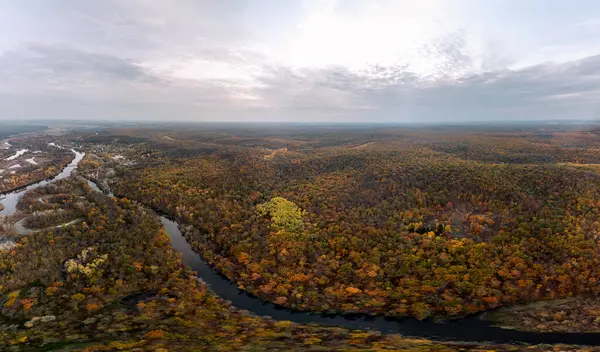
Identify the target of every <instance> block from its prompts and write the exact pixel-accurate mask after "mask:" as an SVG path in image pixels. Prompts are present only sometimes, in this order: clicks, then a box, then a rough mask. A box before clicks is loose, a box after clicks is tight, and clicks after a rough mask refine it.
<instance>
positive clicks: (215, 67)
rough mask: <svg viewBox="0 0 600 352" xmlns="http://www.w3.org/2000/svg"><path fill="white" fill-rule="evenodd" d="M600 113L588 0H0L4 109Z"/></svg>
mask: <svg viewBox="0 0 600 352" xmlns="http://www.w3.org/2000/svg"><path fill="white" fill-rule="evenodd" d="M599 117H600V1H597V0H577V1H573V0H565V1H563V0H419V1H416V0H406V1H405V0H381V1H377V0H320V1H319V0H285V1H282V0H255V1H253V0H247V1H242V0H239V1H235V0H231V1H229V0H214V1H208V0H149V1H142V0H87V1H76V0H53V1H47V0H3V1H2V4H1V6H0V118H18V119H21V118H74V119H79V118H81V119H83V118H87V119H105V120H117V119H118V120H123V119H137V120H139V119H142V120H164V119H168V120H195V121H307V122H310V121H331V122H344V121H352V122H372V121H381V122H404V121H461V120H471V121H473V120H482V121H498V120H519V119H521V120H525V119H527V120H529V119H557V118H573V119H596V118H599Z"/></svg>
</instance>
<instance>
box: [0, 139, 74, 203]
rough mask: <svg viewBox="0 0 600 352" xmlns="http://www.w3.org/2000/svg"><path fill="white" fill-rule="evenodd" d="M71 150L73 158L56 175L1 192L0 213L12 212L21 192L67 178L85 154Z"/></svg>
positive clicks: (21, 194) (21, 195)
mask: <svg viewBox="0 0 600 352" xmlns="http://www.w3.org/2000/svg"><path fill="white" fill-rule="evenodd" d="M72 151H73V153H75V159H73V160H72V161H71V162H70V163H69V165H67V166H65V168H64V169H62V171H61V172H60V173H59V174H58V175H56V176H54V177H52V178H50V179H47V180H43V181H40V182H36V183H32V184H30V185H28V186H26V187H23V188H20V189H17V190H15V191H12V192H8V193H5V194H2V197H0V203H2V205H4V210H2V211H0V215H10V214H12V213H14V212H15V210H16V209H17V203H18V202H19V199H21V197H23V194H25V192H27V191H31V190H32V189H35V188H38V187H40V186H44V185H47V184H48V183H51V182H54V181H58V180H62V179H63V178H67V177H69V176H71V173H72V172H73V170H75V169H76V168H77V165H78V164H79V162H80V161H81V159H83V157H84V156H85V153H80V152H78V151H75V150H72ZM0 194H1V193H0Z"/></svg>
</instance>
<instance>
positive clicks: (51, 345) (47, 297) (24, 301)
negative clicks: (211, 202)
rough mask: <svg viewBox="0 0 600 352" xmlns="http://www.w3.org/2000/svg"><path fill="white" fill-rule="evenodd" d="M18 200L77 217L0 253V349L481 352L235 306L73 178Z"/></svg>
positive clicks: (150, 228)
mask: <svg viewBox="0 0 600 352" xmlns="http://www.w3.org/2000/svg"><path fill="white" fill-rule="evenodd" d="M67 195H68V196H67ZM39 199H44V200H51V201H48V202H40V201H39ZM19 208H20V209H21V211H23V212H25V214H28V215H30V214H35V213H38V214H40V213H43V212H47V211H53V212H55V211H57V210H62V211H63V212H66V213H70V214H73V215H74V216H79V215H81V214H82V216H83V217H84V221H83V222H81V223H77V224H75V225H73V226H69V227H65V228H60V229H52V230H48V231H41V232H34V233H31V234H30V235H28V236H25V237H22V238H21V239H20V240H18V242H17V245H16V246H15V247H14V248H12V249H10V250H5V251H1V252H0V292H1V294H2V303H1V305H0V348H1V349H2V350H3V351H49V350H60V351H88V352H92V351H232V350H247V351H334V350H340V351H342V350H343V351H365V350H369V351H383V350H405V351H423V350H428V351H461V350H464V349H465V348H468V349H470V350H475V351H488V350H490V348H491V347H492V346H491V345H486V344H473V343H470V344H465V343H460V342H444V343H438V342H434V341H430V340H425V339H410V338H405V337H401V336H398V335H385V334H381V333H378V332H368V331H354V330H346V329H341V328H324V327H319V326H314V325H298V324H294V323H292V322H288V321H274V320H272V319H269V318H262V317H257V316H254V315H251V314H248V313H247V312H245V311H242V310H238V309H235V308H233V307H232V306H231V304H230V303H229V302H226V301H223V300H222V299H220V298H218V297H217V296H215V295H214V294H212V292H211V291H210V290H209V289H208V287H207V286H206V285H205V284H204V283H203V282H202V281H201V280H198V279H197V278H196V276H195V275H194V273H193V272H191V271H190V269H189V268H188V267H186V266H184V265H182V263H181V258H180V255H179V253H178V252H177V251H175V250H174V249H173V248H172V247H171V246H170V240H169V236H168V235H167V234H166V233H165V231H164V230H163V229H162V227H161V226H160V222H159V221H158V218H157V217H156V215H155V214H153V212H152V211H149V210H147V209H146V208H144V207H142V206H140V205H139V204H136V203H135V202H133V201H130V200H128V199H114V198H110V197H107V196H104V195H102V194H101V193H98V192H94V191H93V190H91V189H90V187H89V186H88V184H87V183H86V182H85V180H83V179H81V178H71V179H67V180H61V181H58V182H57V183H55V184H50V185H47V186H45V187H42V188H38V189H35V190H33V191H30V192H28V193H27V194H26V196H25V197H24V198H23V199H22V200H21V202H20V203H19ZM493 348H494V349H496V350H498V351H514V350H515V349H518V347H516V346H511V345H495V346H493ZM545 348H546V346H543V345H540V346H532V349H530V350H531V351H543V350H544V349H545ZM562 348H563V349H564V350H567V351H574V350H575V348H576V347H574V346H562Z"/></svg>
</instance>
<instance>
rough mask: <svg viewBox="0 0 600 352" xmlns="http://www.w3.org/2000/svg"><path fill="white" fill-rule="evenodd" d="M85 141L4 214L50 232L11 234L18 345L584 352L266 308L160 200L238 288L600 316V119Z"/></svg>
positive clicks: (454, 313)
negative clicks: (369, 327) (258, 308)
mask: <svg viewBox="0 0 600 352" xmlns="http://www.w3.org/2000/svg"><path fill="white" fill-rule="evenodd" d="M165 137H168V138H165ZM68 138H70V139H72V140H76V141H77V142H78V143H79V144H80V146H81V148H82V150H84V151H86V156H85V158H84V159H83V161H82V162H81V163H80V164H79V167H78V170H77V172H76V174H75V176H72V177H71V178H68V179H65V180H60V181H57V182H55V183H51V184H49V185H46V186H43V187H40V188H36V189H34V190H32V191H29V192H27V193H26V194H25V196H24V197H23V198H22V199H21V200H20V202H19V204H18V205H17V209H18V213H17V215H15V216H16V217H8V218H7V220H8V221H9V222H8V223H10V221H11V219H22V222H23V225H24V226H25V227H26V228H29V229H32V230H35V231H33V232H31V233H29V234H28V235H26V236H18V237H15V238H14V241H15V242H16V244H15V245H14V246H11V247H9V248H8V249H3V250H0V294H1V297H2V299H1V305H0V341H1V342H0V349H1V350H7V351H29V350H39V351H42V350H61V351H90V352H91V351H171V350H172V351H180V350H181V351H231V350H247V351H334V350H340V351H342V350H343V351H355V350H356V351H383V350H400V351H436V350H437V351H463V350H473V351H489V350H495V351H515V350H521V349H525V348H526V349H527V350H530V351H547V350H549V349H559V350H563V351H571V350H573V351H574V350H581V347H579V346H564V345H560V346H547V345H533V346H524V345H499V344H486V343H473V342H470V343H463V342H460V341H454V342H449V341H434V340H435V339H432V340H429V339H415V338H410V337H407V336H400V335H394V334H385V333H381V332H375V331H364V330H348V329H343V328H331V327H323V326H317V325H301V324H296V323H292V322H289V321H276V320H273V319H271V318H269V317H260V316H256V315H253V314H250V313H249V312H247V311H244V310H240V309H237V308H235V307H234V306H232V304H231V303H230V302H228V301H224V300H222V299H221V298H219V297H218V296H216V295H215V294H214V293H213V292H212V291H211V290H210V288H209V287H208V286H207V285H206V284H205V283H204V282H203V281H202V280H200V279H198V278H197V276H196V274H195V273H194V272H192V271H191V270H190V268H189V267H187V266H186V265H184V264H183V263H182V260H181V254H180V253H179V252H178V251H177V250H175V249H174V248H173V247H172V246H171V244H170V242H171V241H170V238H169V235H168V234H167V233H166V232H165V230H164V229H163V228H162V226H161V223H160V221H159V220H158V216H157V213H163V214H167V215H169V216H170V217H172V218H174V219H176V220H177V222H178V223H179V224H180V229H181V231H182V232H183V234H184V236H185V237H186V240H187V241H188V243H190V245H191V246H192V247H193V249H194V250H195V251H196V252H197V253H199V254H201V256H202V258H204V259H205V260H206V261H207V262H209V263H210V264H211V265H213V266H214V267H215V268H216V269H217V270H218V272H220V273H222V274H223V275H225V276H226V277H227V278H229V279H230V280H232V281H233V282H235V283H236V284H237V286H238V287H239V288H240V289H241V290H245V291H248V292H250V293H253V294H255V295H256V296H258V297H260V298H261V299H263V300H266V301H270V302H273V303H275V304H277V305H279V306H283V307H288V308H294V309H298V310H303V311H311V312H315V313H317V312H323V313H329V314H349V313H361V314H367V315H382V316H387V317H393V318H409V319H412V318H416V319H419V320H423V319H430V320H451V319H458V318H461V317H464V316H467V315H470V314H476V313H482V312H483V313H486V315H485V317H486V318H489V319H492V320H493V321H495V322H497V323H498V324H500V325H502V326H510V327H511V328H514V329H520V330H527V331H559V332H578V331H585V332H598V331H600V303H599V301H598V299H597V297H598V293H599V292H598V290H599V289H598V286H597V284H596V281H597V280H598V277H599V274H600V272H599V270H600V269H598V268H599V267H600V266H599V264H600V254H599V253H598V236H599V231H600V221H598V211H599V207H600V201H599V200H600V198H599V196H600V194H599V193H600V178H599V177H598V174H597V172H598V170H599V169H598V167H599V166H600V140H599V139H598V137H597V132H596V131H594V130H591V131H588V130H586V131H576V130H575V131H574V130H558V129H557V130H554V131H547V130H544V131H539V130H538V129H534V128H531V129H523V130H518V131H515V130H513V129H511V130H500V131H485V130H484V131H473V130H463V129H460V128H452V129H441V130H422V129H396V130H394V129H389V128H385V129H383V130H378V129H376V128H374V129H373V130H356V129H348V130H344V129H342V128H341V127H336V128H331V129H315V130H310V129H307V130H306V131H304V130H302V129H298V130H295V129H291V130H286V129H283V128H281V129H274V130H272V131H263V130H260V129H247V128H244V129H230V130H222V129H219V130H210V129H206V130H204V129H197V130H193V129H189V128H188V129H185V130H178V129H170V130H162V129H119V130H114V131H110V130H109V131H104V132H102V133H101V134H95V133H94V134H89V135H85V134H81V133H80V132H78V133H74V134H73V135H71V136H68ZM117 156H119V157H120V158H118V157H117ZM83 177H86V178H88V179H93V180H94V181H95V182H97V183H98V184H99V185H100V186H101V188H102V189H105V190H107V191H108V190H110V191H111V192H112V193H114V194H115V195H116V198H112V197H109V196H106V195H104V194H102V193H100V192H95V191H93V190H92V189H91V188H90V186H89V185H88V183H87V182H86V180H85V179H84V178H83ZM151 209H153V210H154V211H153V210H151ZM12 221H14V220H12ZM65 223H69V225H68V226H65V227H55V226H57V225H62V224H65ZM200 276H201V275H200ZM487 312H489V313H487ZM585 350H589V351H592V350H597V348H587V349H585Z"/></svg>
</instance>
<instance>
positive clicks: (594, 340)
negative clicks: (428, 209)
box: [2, 151, 600, 346]
mask: <svg viewBox="0 0 600 352" xmlns="http://www.w3.org/2000/svg"><path fill="white" fill-rule="evenodd" d="M73 152H74V153H75V155H76V158H75V159H74V160H73V162H72V163H71V164H69V166H67V167H66V168H65V170H63V171H62V172H61V173H60V174H59V175H58V176H56V177H55V178H53V179H52V180H50V181H41V182H39V183H37V184H33V185H30V186H28V187H27V188H25V189H23V190H21V191H19V192H13V193H11V194H9V195H8V196H10V197H11V198H10V202H9V203H8V204H6V203H5V201H6V200H4V201H2V202H3V203H5V204H4V205H5V206H6V209H5V211H4V212H2V214H6V215H7V214H11V213H12V212H14V211H15V206H16V203H17V202H18V200H19V199H20V197H21V196H22V195H23V193H25V192H26V191H29V190H31V189H34V188H36V187H39V186H43V185H45V184H47V183H48V182H52V181H54V180H57V179H62V178H65V177H68V176H69V175H70V174H71V173H72V171H73V170H74V169H75V168H76V167H77V164H78V163H79V161H80V160H81V159H82V158H83V155H84V153H79V152H76V151H73ZM88 184H89V185H90V186H91V187H92V188H93V189H94V190H96V191H98V192H101V190H100V189H99V188H98V187H97V186H96V184H94V183H93V182H91V181H88ZM7 209H8V210H7ZM160 221H161V223H162V224H163V226H164V228H165V230H166V232H167V233H168V234H169V235H170V236H171V242H172V245H173V247H174V248H175V249H177V250H178V251H180V252H181V253H182V255H183V262H184V263H185V264H187V265H189V266H190V267H191V268H192V269H193V270H194V271H196V272H197V273H198V277H199V278H201V279H202V280H203V281H204V282H205V283H206V284H207V285H208V286H209V287H210V289H211V290H212V291H213V292H214V293H215V294H217V295H218V296H220V297H221V298H223V299H225V300H228V301H231V302H232V304H233V306H234V307H236V308H239V309H245V310H248V311H249V312H251V313H254V314H256V315H260V316H269V317H271V318H273V319H275V320H289V321H292V322H295V323H300V324H319V325H325V326H338V327H344V328H349V329H366V330H376V331H381V332H383V333H399V334H402V335H405V336H414V337H424V338H428V339H436V340H453V341H466V342H484V341H489V342H496V343H527V344H559V343H562V344H574V345H590V346H600V333H535V332H524V331H516V330H508V329H502V328H498V327H494V326H491V323H490V322H487V321H484V320H481V319H479V318H478V317H477V316H474V317H468V318H464V319H459V320H455V321H449V322H446V323H438V322H433V321H418V320H416V319H401V320H400V319H391V318H385V317H371V316H364V315H319V314H312V313H309V312H299V311H294V310H291V309H288V308H283V307H280V306H277V305H275V304H273V303H269V302H265V301H263V300H261V299H259V298H258V297H256V296H254V295H252V294H250V293H248V292H246V291H243V290H240V289H239V288H238V287H237V286H236V284H235V283H232V282H231V281H229V280H228V279H227V278H225V277H224V276H223V275H221V274H220V273H218V272H217V271H216V270H215V269H213V268H212V267H211V266H210V265H208V264H207V263H206V262H205V261H204V260H203V259H202V258H201V257H200V255H198V254H197V253H196V252H194V251H193V250H192V248H191V246H190V245H189V243H188V242H187V241H186V240H185V238H184V237H183V235H182V234H181V231H179V228H178V226H177V223H176V222H174V221H173V220H171V219H169V218H167V217H165V216H160Z"/></svg>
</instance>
